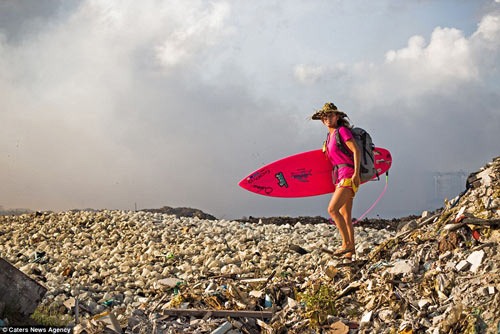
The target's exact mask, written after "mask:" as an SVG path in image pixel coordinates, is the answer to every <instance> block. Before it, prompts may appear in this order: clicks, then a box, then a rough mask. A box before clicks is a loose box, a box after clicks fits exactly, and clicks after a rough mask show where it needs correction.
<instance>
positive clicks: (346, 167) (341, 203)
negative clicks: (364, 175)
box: [312, 102, 361, 259]
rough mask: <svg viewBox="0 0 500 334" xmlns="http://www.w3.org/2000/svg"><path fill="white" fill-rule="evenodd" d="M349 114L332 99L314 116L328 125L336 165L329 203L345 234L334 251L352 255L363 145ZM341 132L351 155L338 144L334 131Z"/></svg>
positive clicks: (329, 146) (329, 154)
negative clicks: (359, 144)
mask: <svg viewBox="0 0 500 334" xmlns="http://www.w3.org/2000/svg"><path fill="white" fill-rule="evenodd" d="M346 118H347V115H346V114H345V113H343V112H341V111H339V110H337V107H336V106H335V104H333V103H331V102H327V103H325V105H324V106H323V109H320V110H318V111H316V112H315V113H314V115H313V116H312V119H320V120H321V121H322V122H323V124H325V126H326V127H327V128H328V137H327V140H326V142H325V146H324V147H323V150H324V151H325V154H326V155H327V157H328V158H329V159H330V162H331V163H332V165H333V166H334V167H333V182H334V183H335V191H334V193H333V195H332V199H331V200H330V203H329V205H328V213H329V215H330V217H332V219H333V221H334V222H335V224H336V225H337V227H338V229H339V231H340V235H341V236H342V248H341V249H339V250H337V251H335V253H334V254H335V255H336V256H343V257H345V258H349V259H351V258H352V257H353V255H354V254H355V243H354V228H353V226H352V217H351V211H352V201H353V199H354V195H355V194H356V191H357V190H358V187H359V184H360V178H359V164H360V156H361V154H360V152H361V151H360V149H359V148H358V146H357V145H356V142H355V141H354V138H353V136H352V133H351V131H350V128H351V125H350V124H349V122H348V121H347V119H346ZM337 131H338V132H339V134H340V137H341V139H342V141H343V142H344V143H345V146H347V148H348V149H349V150H348V152H349V153H352V155H348V154H345V153H344V152H342V150H341V149H340V148H338V147H337V145H336V140H335V135H336V132H337Z"/></svg>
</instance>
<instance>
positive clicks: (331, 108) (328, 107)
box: [311, 102, 345, 119]
mask: <svg viewBox="0 0 500 334" xmlns="http://www.w3.org/2000/svg"><path fill="white" fill-rule="evenodd" d="M330 113H340V114H343V115H344V116H345V113H343V112H342V111H340V110H338V109H337V106H336V105H335V104H333V102H327V103H325V105H324V106H323V109H320V110H317V111H316V112H315V113H314V114H313V115H312V117H311V119H321V117H323V116H324V115H326V114H330Z"/></svg>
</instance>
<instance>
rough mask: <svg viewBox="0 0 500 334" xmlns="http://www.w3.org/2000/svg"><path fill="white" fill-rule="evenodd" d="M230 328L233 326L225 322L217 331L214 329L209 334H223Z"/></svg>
mask: <svg viewBox="0 0 500 334" xmlns="http://www.w3.org/2000/svg"><path fill="white" fill-rule="evenodd" d="M231 328H233V324H231V323H230V322H229V321H226V322H225V323H223V324H222V325H220V326H219V327H218V328H217V329H214V330H213V331H212V332H211V333H210V334H224V333H226V332H227V331H228V330H230V329H231Z"/></svg>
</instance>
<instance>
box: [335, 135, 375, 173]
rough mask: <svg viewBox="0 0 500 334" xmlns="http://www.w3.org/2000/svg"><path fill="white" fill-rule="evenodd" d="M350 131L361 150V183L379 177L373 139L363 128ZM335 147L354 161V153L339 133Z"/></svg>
mask: <svg viewBox="0 0 500 334" xmlns="http://www.w3.org/2000/svg"><path fill="white" fill-rule="evenodd" d="M350 130H351V133H352V136H353V137H354V141H355V142H356V144H357V145H358V147H359V149H360V150H361V161H360V164H359V178H360V179H361V182H365V181H369V180H371V179H372V178H373V176H374V175H377V176H378V173H377V169H376V168H375V158H374V156H373V149H374V148H375V145H374V144H373V142H372V137H371V136H370V134H369V133H368V132H366V131H365V130H363V129H361V128H352V129H350ZM335 145H337V147H338V148H339V149H340V150H341V151H342V152H344V153H345V154H347V155H349V156H351V157H353V159H354V155H353V153H352V152H351V150H350V149H349V148H348V147H347V146H346V144H345V143H344V141H343V140H342V138H341V137H340V133H339V131H336V132H335Z"/></svg>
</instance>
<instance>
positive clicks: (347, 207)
mask: <svg viewBox="0 0 500 334" xmlns="http://www.w3.org/2000/svg"><path fill="white" fill-rule="evenodd" d="M352 202H353V198H352V197H350V198H349V199H348V200H347V201H346V202H345V204H344V205H343V206H342V207H341V208H340V214H341V215H342V217H344V221H345V222H346V225H347V235H348V240H349V242H348V243H349V244H350V245H352V247H350V248H354V245H355V242H354V226H353V225H352Z"/></svg>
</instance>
